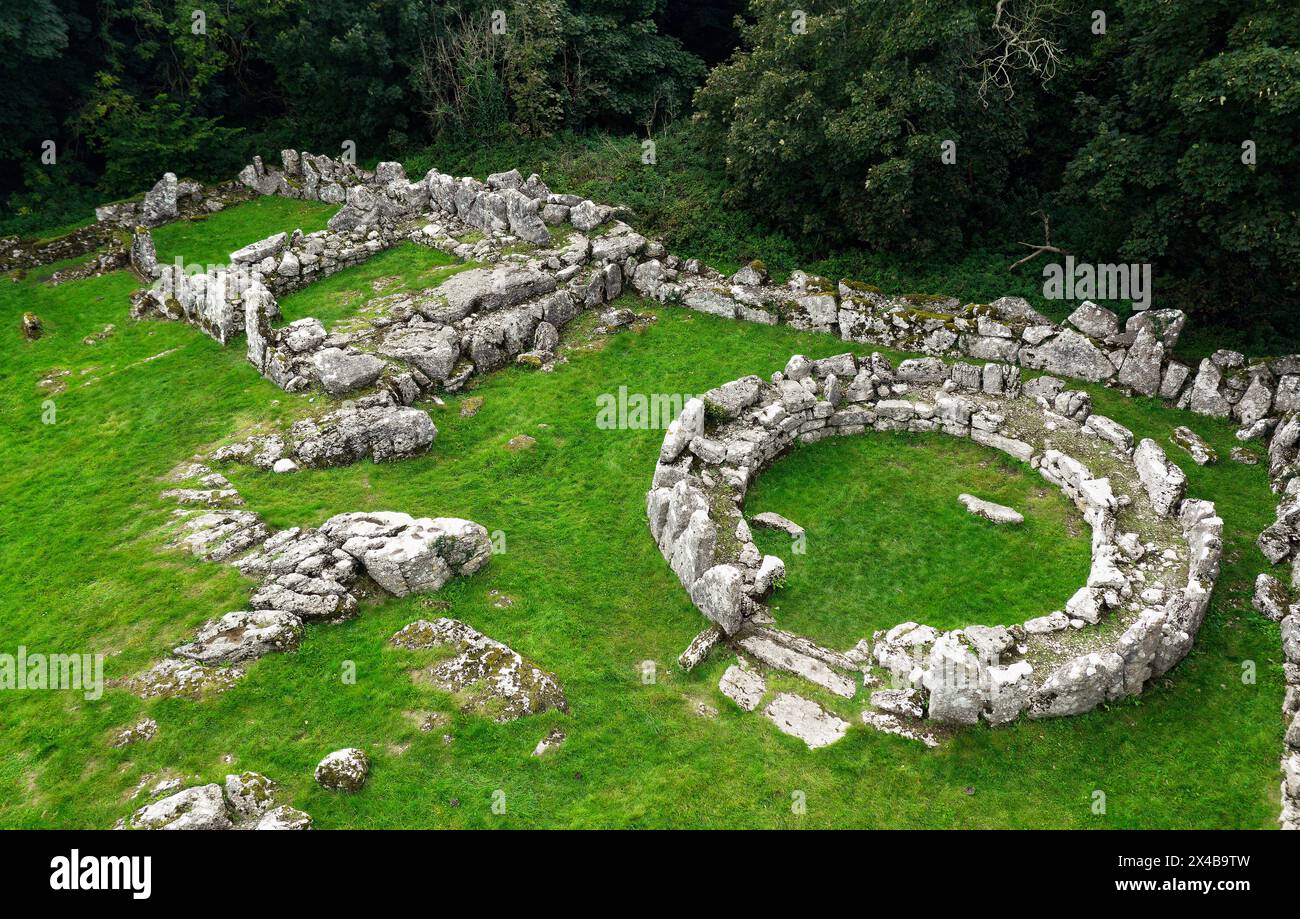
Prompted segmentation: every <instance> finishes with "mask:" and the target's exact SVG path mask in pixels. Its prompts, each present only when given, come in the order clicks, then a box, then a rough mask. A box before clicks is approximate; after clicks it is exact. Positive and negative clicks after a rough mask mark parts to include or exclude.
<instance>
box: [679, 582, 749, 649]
mask: <svg viewBox="0 0 1300 919" xmlns="http://www.w3.org/2000/svg"><path fill="white" fill-rule="evenodd" d="M691 601H692V602H693V603H694V604H695V605H696V607H697V608H698V609H699V610H700V612H702V613H704V615H705V616H707V617H708V618H709V619H710V620H711V621H713V622H716V623H717V624H718V625H720V626H722V630H723V631H724V632H726V633H727V634H728V635H734V634H735V633H736V631H737V630H738V629H739V628H740V626H741V623H742V622H743V621H744V615H745V601H746V597H745V591H744V578H743V576H742V575H741V572H740V569H739V568H737V567H736V566H735V565H714V566H713V567H711V568H709V569H708V570H707V571H705V572H704V573H703V574H702V575H700V577H699V578H697V579H696V581H695V583H694V584H692V585H691Z"/></svg>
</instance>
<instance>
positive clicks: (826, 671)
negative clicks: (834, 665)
mask: <svg viewBox="0 0 1300 919" xmlns="http://www.w3.org/2000/svg"><path fill="white" fill-rule="evenodd" d="M736 643H737V644H739V645H740V646H741V647H742V648H744V649H745V650H746V651H748V652H749V653H750V654H752V655H753V656H754V657H756V658H757V659H758V660H760V661H762V662H763V663H764V664H767V665H768V666H769V667H775V668H776V669H778V670H784V671H786V672H787V673H793V674H794V675H795V676H801V677H803V678H804V679H805V680H807V681H808V682H810V683H815V684H817V685H818V686H820V687H822V688H823V689H827V690H830V691H831V692H833V693H835V695H837V696H843V697H844V698H846V699H852V698H853V696H854V694H856V693H857V691H858V686H857V684H856V683H855V682H853V680H851V679H849V678H848V677H846V676H844V675H843V674H839V673H836V672H835V671H834V670H832V669H831V668H830V667H828V666H826V665H825V664H824V663H822V662H821V661H819V660H817V659H816V658H812V657H809V656H808V655H806V654H800V653H799V652H798V651H793V650H791V649H790V648H786V647H783V646H782V645H778V644H777V643H776V642H774V641H771V640H770V639H767V638H761V637H759V636H757V635H747V636H746V637H744V638H741V639H738V640H737V642H736Z"/></svg>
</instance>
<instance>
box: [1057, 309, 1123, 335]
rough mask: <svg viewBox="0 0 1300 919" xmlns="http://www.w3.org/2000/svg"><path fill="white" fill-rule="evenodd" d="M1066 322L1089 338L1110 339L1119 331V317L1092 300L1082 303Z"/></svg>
mask: <svg viewBox="0 0 1300 919" xmlns="http://www.w3.org/2000/svg"><path fill="white" fill-rule="evenodd" d="M1066 322H1068V323H1070V325H1072V326H1074V327H1075V328H1076V329H1078V330H1079V331H1080V332H1082V333H1083V334H1084V335H1087V336H1088V337H1089V338H1109V337H1110V336H1112V335H1114V334H1115V333H1116V332H1118V331H1119V317H1118V316H1116V315H1115V314H1114V313H1112V312H1111V311H1110V310H1108V309H1106V307H1104V306H1098V305H1097V304H1095V303H1093V302H1092V301H1091V300H1084V301H1083V302H1082V303H1080V304H1079V307H1078V309H1076V310H1075V311H1074V312H1073V313H1071V314H1070V316H1069V318H1068V319H1067V320H1066Z"/></svg>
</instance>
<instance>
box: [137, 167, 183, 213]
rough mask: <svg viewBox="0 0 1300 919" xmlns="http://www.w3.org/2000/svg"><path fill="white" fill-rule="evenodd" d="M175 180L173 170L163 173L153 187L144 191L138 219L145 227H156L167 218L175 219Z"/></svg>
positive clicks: (176, 210)
mask: <svg viewBox="0 0 1300 919" xmlns="http://www.w3.org/2000/svg"><path fill="white" fill-rule="evenodd" d="M176 192H177V182H176V174H175V173H174V172H167V173H163V177H162V178H161V179H159V180H158V182H157V184H155V185H154V187H153V188H151V189H149V190H148V191H147V192H145V195H144V201H143V203H141V205H140V219H141V221H142V222H143V223H144V225H145V226H147V227H156V226H158V225H159V224H163V223H166V222H167V221H169V220H175V219H176V216H177V214H179V213H180V212H179V210H178V208H177V194H176Z"/></svg>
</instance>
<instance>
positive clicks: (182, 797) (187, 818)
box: [127, 783, 231, 830]
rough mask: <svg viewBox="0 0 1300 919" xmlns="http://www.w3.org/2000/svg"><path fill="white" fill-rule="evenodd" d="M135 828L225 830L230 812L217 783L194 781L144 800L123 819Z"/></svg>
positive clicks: (228, 827) (229, 823)
mask: <svg viewBox="0 0 1300 919" xmlns="http://www.w3.org/2000/svg"><path fill="white" fill-rule="evenodd" d="M127 825H128V826H129V827H131V828H132V829H137V830H228V829H230V827H231V820H230V815H229V814H228V813H227V812H226V801H225V798H223V797H222V794H221V786H220V785H217V784H215V783H214V784H212V785H198V786H195V787H193V788H186V789H185V790H184V791H178V792H177V793H176V794H174V795H171V796H169V797H166V798H163V799H162V800H160V801H154V802H153V803H152V804H146V805H145V806H144V807H142V808H140V809H139V810H138V811H136V812H135V813H134V814H132V815H131V817H130V819H129V820H128V821H127Z"/></svg>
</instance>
